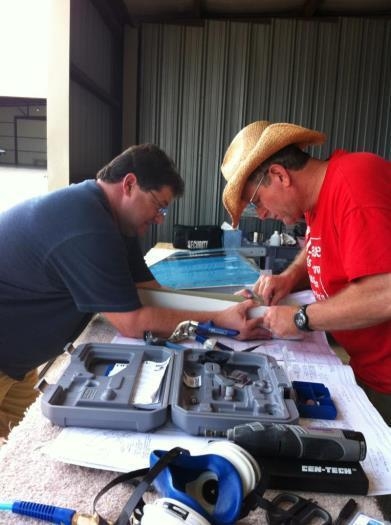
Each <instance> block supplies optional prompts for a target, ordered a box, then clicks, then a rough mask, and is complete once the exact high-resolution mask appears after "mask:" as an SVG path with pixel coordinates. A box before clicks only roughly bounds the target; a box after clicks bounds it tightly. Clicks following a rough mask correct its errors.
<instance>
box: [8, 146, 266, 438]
mask: <svg viewBox="0 0 391 525" xmlns="http://www.w3.org/2000/svg"><path fill="white" fill-rule="evenodd" d="M183 188H184V183H183V180H182V179H181V177H180V176H179V174H178V173H177V171H176V169H175V166H174V164H173V163H172V161H171V160H170V159H169V158H168V157H167V155H166V154H165V153H164V152H163V151H162V150H160V149H159V148H158V147H157V146H154V145H151V144H144V145H139V146H132V147H130V148H129V149H127V150H126V151H124V152H123V153H122V154H121V155H119V156H118V157H116V158H115V159H113V160H112V161H111V162H110V163H109V164H108V165H106V166H105V167H104V168H102V169H101V170H100V171H99V172H98V174H97V180H96V181H95V180H86V181H84V182H82V183H80V184H73V185H71V186H69V187H67V188H64V189H61V190H58V191H55V192H52V193H49V194H48V195H45V196H43V197H37V198H34V199H30V200H28V201H26V202H23V203H21V204H18V205H16V206H14V207H13V208H11V209H9V210H8V211H6V212H4V213H2V214H0V242H1V246H2V247H3V253H2V257H1V259H0V436H6V435H7V433H8V431H9V428H10V426H12V425H15V424H16V423H17V422H18V421H19V420H20V419H21V418H22V417H23V413H24V410H25V408H26V407H27V406H28V405H29V404H30V403H31V402H32V401H33V400H34V398H35V395H36V394H35V393H34V390H33V386H34V384H35V383H36V380H37V376H36V372H35V370H36V367H37V366H39V365H41V364H43V363H45V362H46V361H48V360H49V359H51V358H53V357H56V356H57V355H59V354H60V353H61V352H62V351H63V348H64V346H65V345H66V344H67V343H68V342H70V341H73V340H74V339H76V338H77V337H78V335H79V334H80V333H81V332H82V330H83V329H84V328H85V326H86V325H87V323H88V322H89V321H90V319H91V318H92V316H93V315H94V314H95V313H98V312H99V313H102V314H103V315H104V317H105V318H106V319H107V320H108V321H109V322H110V323H111V324H112V325H113V326H114V327H115V328H116V329H117V330H118V331H119V332H121V333H122V334H123V335H124V336H127V337H137V338H141V337H142V336H143V333H144V331H147V330H150V331H152V332H153V333H154V334H156V335H160V336H168V335H170V334H171V333H172V332H173V330H174V329H175V327H176V326H177V324H178V323H179V322H181V321H183V320H186V319H194V320H196V321H201V322H202V321H207V320H212V321H214V322H215V323H216V324H218V325H222V326H226V327H229V328H233V329H236V330H239V331H240V338H246V339H248V338H258V337H260V336H262V335H263V334H264V332H263V330H262V329H261V328H259V324H260V322H259V321H260V320H259V319H247V317H248V316H247V312H248V310H249V308H251V307H252V306H254V303H253V302H252V301H245V302H244V303H239V304H235V305H234V306H232V307H230V308H228V309H227V310H224V311H220V312H195V311H181V310H174V309H162V308H155V307H150V306H142V304H141V302H140V300H139V296H138V293H137V287H139V286H144V287H150V288H158V287H160V285H159V283H158V282H157V281H156V280H155V279H154V277H153V275H152V273H151V272H150V270H149V269H148V268H147V266H146V264H145V261H144V258H143V254H142V252H141V249H140V247H139V243H138V237H139V236H142V235H143V234H144V233H145V232H146V231H147V229H148V228H149V226H150V225H151V224H161V223H162V222H163V221H164V217H165V214H166V211H167V207H168V206H169V204H170V203H171V201H172V200H173V199H174V198H176V197H178V196H180V195H181V194H182V193H183Z"/></svg>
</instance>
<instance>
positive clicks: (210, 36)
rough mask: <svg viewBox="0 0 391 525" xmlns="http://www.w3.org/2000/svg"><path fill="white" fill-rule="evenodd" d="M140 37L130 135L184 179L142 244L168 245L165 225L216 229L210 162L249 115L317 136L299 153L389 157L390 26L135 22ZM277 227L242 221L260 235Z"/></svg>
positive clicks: (350, 21) (215, 171)
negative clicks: (135, 128) (135, 124)
mask: <svg viewBox="0 0 391 525" xmlns="http://www.w3.org/2000/svg"><path fill="white" fill-rule="evenodd" d="M140 31H141V39H140V84H139V86H140V97H139V101H140V104H139V108H138V112H139V113H138V116H139V137H138V138H139V140H138V141H139V142H140V143H141V142H155V143H157V144H159V145H160V146H161V147H162V148H163V149H165V150H166V151H167V153H168V154H169V155H170V156H171V157H172V158H173V159H174V160H175V162H176V164H177V166H178V168H179V170H180V172H181V174H182V176H183V177H184V179H185V184H186V190H185V195H184V197H182V199H180V200H179V201H178V202H176V203H175V204H174V205H173V206H172V210H171V211H170V214H169V215H168V217H167V221H166V223H165V224H164V225H162V226H159V227H155V228H154V230H153V231H152V232H151V235H150V236H149V238H148V239H147V242H146V248H148V247H149V246H151V245H153V244H154V243H155V242H156V241H167V242H169V241H171V239H172V225H173V224H174V223H183V224H212V223H214V224H221V223H222V221H223V220H224V219H227V216H226V214H225V212H224V209H223V206H222V204H221V194H222V190H223V188H224V180H223V178H222V176H221V174H220V164H221V161H222V159H223V155H224V151H225V149H226V147H227V146H228V144H229V143H230V141H231V140H232V138H233V137H234V136H235V134H236V133H237V132H238V131H239V130H240V129H241V128H242V127H243V126H245V125H246V124H248V123H250V122H252V121H254V120H259V119H266V120H272V121H288V122H295V123H297V124H301V125H304V126H308V127H310V128H314V129H319V130H322V131H324V132H326V134H327V135H328V137H329V139H328V141H327V143H326V145H324V146H322V147H314V148H311V153H312V154H313V155H315V156H319V157H326V156H328V155H329V154H330V152H331V151H332V150H333V149H335V148H336V147H343V148H346V149H350V150H370V151H373V152H376V153H379V154H381V155H383V156H385V157H387V158H390V157H391V151H390V142H391V125H390V118H391V115H390V109H391V102H390V100H391V98H390V93H391V61H390V56H391V49H390V48H391V39H390V35H391V21H390V20H389V19H373V18H372V19H364V18H346V19H345V18H335V19H328V20H325V21H320V20H309V21H305V20H299V19H273V20H271V21H269V22H265V23H243V22H229V21H208V22H206V23H205V25H204V26H202V27H190V26H176V25H172V26H169V25H158V24H156V25H155V24H148V25H147V24H146V25H144V26H142V27H141V29H140ZM280 226H281V225H280V224H278V223H276V222H275V221H264V222H263V223H261V222H259V221H255V220H254V219H251V218H250V219H243V220H242V222H241V227H242V228H243V229H244V230H245V231H254V230H257V231H259V232H260V233H261V234H263V235H264V236H265V237H267V236H268V235H270V233H271V232H272V231H273V230H274V229H275V228H276V227H280Z"/></svg>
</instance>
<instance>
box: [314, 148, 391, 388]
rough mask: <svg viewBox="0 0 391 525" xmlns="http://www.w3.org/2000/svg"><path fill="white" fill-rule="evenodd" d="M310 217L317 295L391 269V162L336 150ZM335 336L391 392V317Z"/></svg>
mask: <svg viewBox="0 0 391 525" xmlns="http://www.w3.org/2000/svg"><path fill="white" fill-rule="evenodd" d="M305 218H306V221H307V225H308V228H307V234H306V250H307V268H308V273H309V278H310V282H311V287H312V290H313V292H314V294H315V297H316V299H317V300H319V301H321V300H324V299H327V298H328V297H331V296H333V295H335V294H336V293H337V292H338V291H340V290H341V289H342V288H344V287H345V286H346V284H348V283H349V282H351V281H354V280H355V279H358V278H360V277H364V276H367V275H375V274H381V273H389V272H391V163H390V162H387V161H386V160H384V159H382V158H381V157H378V156H376V155H374V154H372V153H346V152H344V151H337V152H335V153H334V154H333V156H332V158H331V159H330V162H329V164H328V167H327V171H326V176H325V179H324V182H323V185H322V188H321V191H320V194H319V198H318V201H317V203H316V208H315V209H314V210H313V211H312V212H311V213H307V214H306V216H305ZM362 301H363V302H364V303H365V297H362ZM379 308H382V304H380V303H379ZM332 335H333V337H334V338H335V339H336V341H337V342H338V343H339V344H340V345H342V346H343V347H344V348H345V350H346V351H347V352H348V353H349V355H350V358H351V359H350V364H351V366H352V368H353V370H354V372H355V374H356V376H357V377H358V378H359V379H361V380H362V381H363V382H364V383H366V384H367V385H369V386H370V387H371V388H373V389H374V390H377V391H380V392H385V393H388V394H391V321H387V322H386V323H382V324H380V325H377V326H373V327H370V328H364V329H359V330H345V331H337V332H332Z"/></svg>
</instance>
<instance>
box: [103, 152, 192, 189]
mask: <svg viewBox="0 0 391 525" xmlns="http://www.w3.org/2000/svg"><path fill="white" fill-rule="evenodd" d="M128 173H134V174H135V175H136V177H137V183H138V185H139V186H140V188H141V189H142V190H143V191H150V190H160V189H161V188H162V186H169V187H170V188H171V189H172V192H173V195H174V196H175V197H178V196H180V195H182V194H183V190H184V187H185V184H184V181H183V179H182V178H181V176H180V175H179V173H178V172H177V170H176V167H175V164H174V162H173V161H172V160H171V159H170V157H168V156H167V155H166V153H165V152H164V151H163V150H161V149H160V148H159V147H158V146H156V145H155V144H140V145H137V146H131V147H130V148H128V149H126V150H125V151H123V152H122V153H121V154H120V155H118V156H117V157H115V158H114V159H113V160H111V161H110V162H109V163H108V164H106V166H104V167H103V168H102V169H101V170H99V171H98V173H97V175H96V178H97V179H100V180H102V181H104V182H109V183H110V182H112V183H115V182H120V181H121V180H122V179H123V178H124V177H125V175H127V174H128Z"/></svg>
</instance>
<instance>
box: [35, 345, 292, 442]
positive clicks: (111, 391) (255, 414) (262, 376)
mask: <svg viewBox="0 0 391 525" xmlns="http://www.w3.org/2000/svg"><path fill="white" fill-rule="evenodd" d="M38 388H39V389H40V390H41V391H42V392H43V396H42V398H41V407H42V412H43V414H44V415H45V416H46V417H47V418H49V419H50V420H51V421H52V422H53V423H56V424H57V425H60V426H81V427H95V428H110V429H124V430H136V431H140V432H147V431H150V430H153V429H156V428H158V427H159V426H161V425H163V424H165V423H166V422H167V421H168V420H169V419H171V420H172V422H173V423H174V424H175V425H177V426H178V427H180V428H181V429H182V430H184V431H185V432H187V433H189V434H193V435H208V434H210V433H213V432H215V431H224V430H227V429H228V428H231V427H232V426H235V425H238V424H241V423H247V422H250V421H260V422H265V423H266V422H272V423H287V424H289V423H292V424H294V423H297V422H298V420H299V413H298V410H297V407H296V404H295V402H294V399H293V397H294V392H293V389H292V385H291V383H290V382H289V380H288V378H287V376H286V374H285V372H284V370H283V369H282V368H281V367H280V366H279V365H278V364H277V361H276V360H275V359H274V358H272V357H270V356H267V355H263V354H245V353H240V352H237V353H234V352H224V351H221V350H219V351H212V352H207V351H206V350H203V349H191V348H190V349H186V350H172V349H169V348H166V347H160V346H148V345H145V346H140V345H122V344H95V343H87V344H83V345H80V346H78V347H77V348H76V349H73V348H72V350H71V359H70V363H69V365H68V367H67V368H66V369H65V371H64V372H63V374H62V376H61V377H60V378H59V380H58V381H57V382H56V383H55V384H48V383H47V382H46V381H45V380H44V379H43V380H42V381H41V383H40V384H39V385H38Z"/></svg>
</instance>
